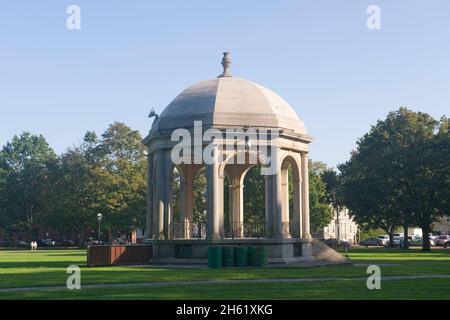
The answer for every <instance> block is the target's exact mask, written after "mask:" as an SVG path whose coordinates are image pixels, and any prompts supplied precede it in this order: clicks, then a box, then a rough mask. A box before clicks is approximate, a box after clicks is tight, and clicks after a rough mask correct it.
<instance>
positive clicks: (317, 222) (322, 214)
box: [309, 160, 333, 233]
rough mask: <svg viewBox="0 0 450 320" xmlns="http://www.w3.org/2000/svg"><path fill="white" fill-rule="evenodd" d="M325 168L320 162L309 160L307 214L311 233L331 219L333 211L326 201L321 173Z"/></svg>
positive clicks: (318, 229) (321, 227)
mask: <svg viewBox="0 0 450 320" xmlns="http://www.w3.org/2000/svg"><path fill="white" fill-rule="evenodd" d="M325 170H326V165H325V164H324V163H322V162H315V161H311V160H310V161H309V214H310V228H311V232H312V233H317V232H319V231H320V230H322V229H323V228H324V227H325V226H327V225H328V224H329V223H330V221H331V220H332V219H333V212H332V210H331V207H330V205H329V204H328V203H327V202H326V185H325V183H324V181H323V180H322V178H321V174H322V173H323V172H324V171H325Z"/></svg>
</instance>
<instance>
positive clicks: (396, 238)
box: [392, 234, 403, 246]
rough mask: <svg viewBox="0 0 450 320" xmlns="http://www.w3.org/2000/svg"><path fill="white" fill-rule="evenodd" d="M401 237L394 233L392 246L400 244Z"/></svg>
mask: <svg viewBox="0 0 450 320" xmlns="http://www.w3.org/2000/svg"><path fill="white" fill-rule="evenodd" d="M402 239H403V237H402V236H400V235H395V234H394V239H393V240H392V242H393V245H394V246H400V245H401V244H402Z"/></svg>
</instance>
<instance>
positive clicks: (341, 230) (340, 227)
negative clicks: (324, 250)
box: [316, 208, 358, 243]
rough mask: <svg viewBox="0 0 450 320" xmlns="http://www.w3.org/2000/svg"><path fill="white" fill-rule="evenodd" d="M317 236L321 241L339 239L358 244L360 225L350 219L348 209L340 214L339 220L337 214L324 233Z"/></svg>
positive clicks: (324, 229)
mask: <svg viewBox="0 0 450 320" xmlns="http://www.w3.org/2000/svg"><path fill="white" fill-rule="evenodd" d="M338 235H339V236H338ZM316 236H317V238H321V239H338V238H339V239H340V240H348V241H350V242H351V243H357V242H358V239H357V236H358V224H357V223H356V222H355V221H354V220H353V218H352V217H350V215H349V213H348V209H347V208H344V209H343V210H341V212H340V213H339V218H338V217H337V214H336V212H335V213H334V217H333V219H332V220H331V221H330V223H329V224H328V226H326V227H324V228H323V231H321V232H319V233H318V234H317V235H316Z"/></svg>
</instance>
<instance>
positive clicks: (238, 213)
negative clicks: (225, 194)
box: [230, 177, 244, 238]
mask: <svg viewBox="0 0 450 320" xmlns="http://www.w3.org/2000/svg"><path fill="white" fill-rule="evenodd" d="M230 199H231V222H232V225H231V230H232V235H233V237H234V238H243V237H244V228H243V223H244V201H243V200H244V187H243V186H242V185H241V183H240V178H239V177H233V178H232V179H231V185H230Z"/></svg>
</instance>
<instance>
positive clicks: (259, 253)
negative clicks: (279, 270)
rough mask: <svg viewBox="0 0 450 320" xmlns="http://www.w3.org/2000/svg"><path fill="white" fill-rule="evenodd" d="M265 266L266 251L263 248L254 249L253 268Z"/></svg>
mask: <svg viewBox="0 0 450 320" xmlns="http://www.w3.org/2000/svg"><path fill="white" fill-rule="evenodd" d="M266 264H267V250H266V248H264V247H256V250H255V267H263V266H265V265H266Z"/></svg>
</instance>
